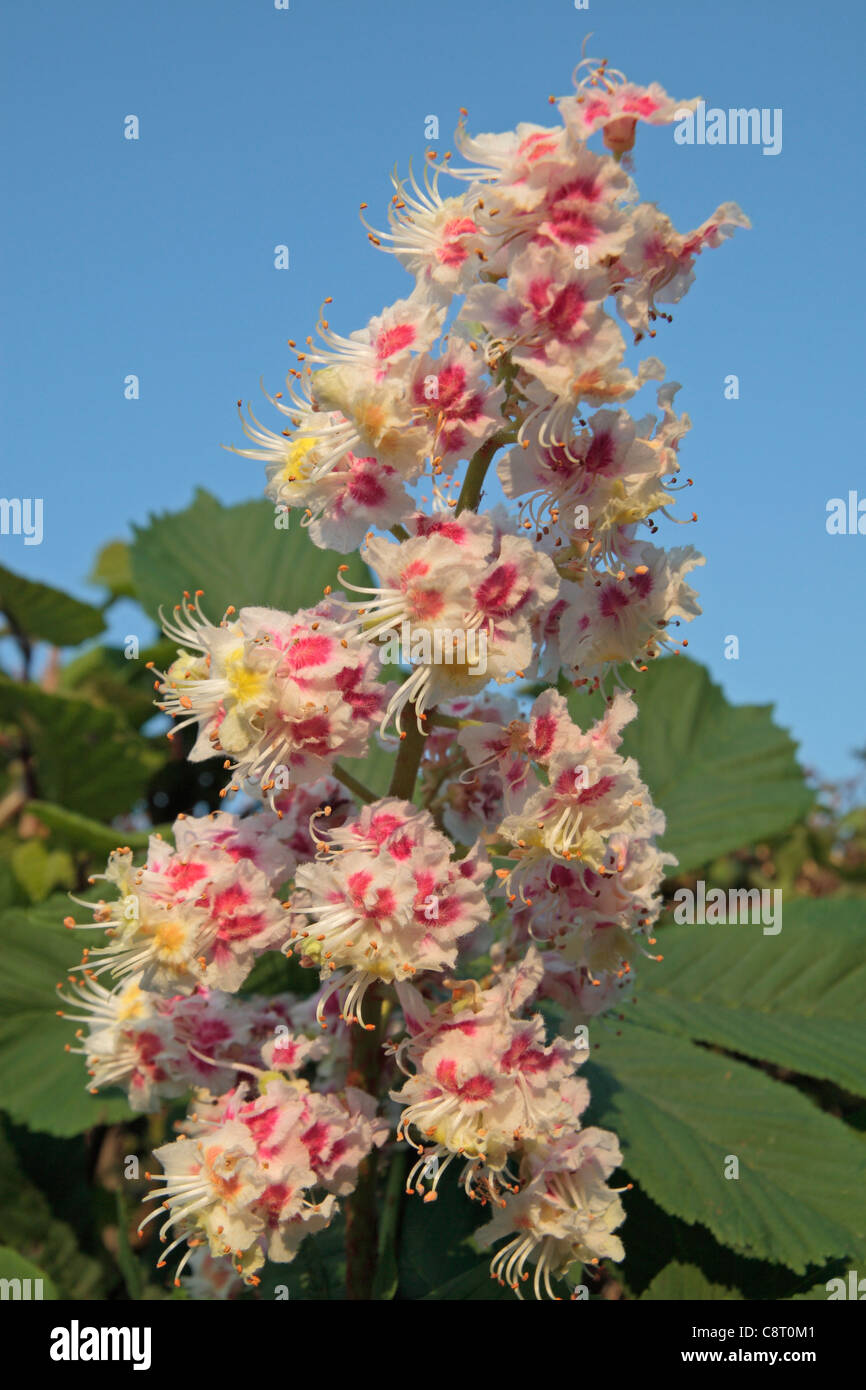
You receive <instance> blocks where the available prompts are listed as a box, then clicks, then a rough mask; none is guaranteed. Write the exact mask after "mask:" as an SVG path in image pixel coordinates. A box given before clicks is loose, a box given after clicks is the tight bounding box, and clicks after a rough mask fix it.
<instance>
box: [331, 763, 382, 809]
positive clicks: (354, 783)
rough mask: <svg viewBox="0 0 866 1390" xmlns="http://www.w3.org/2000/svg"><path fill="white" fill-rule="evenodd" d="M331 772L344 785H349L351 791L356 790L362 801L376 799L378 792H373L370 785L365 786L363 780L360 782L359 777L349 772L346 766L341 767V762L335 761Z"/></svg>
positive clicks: (368, 801) (356, 794)
mask: <svg viewBox="0 0 866 1390" xmlns="http://www.w3.org/2000/svg"><path fill="white" fill-rule="evenodd" d="M331 773H332V775H333V776H334V777H336V779H337V781H338V782H342V784H343V786H344V787H347V788H348V789H349V791H350V792H354V794H355V796H357V797H358V799H359V800H360V801H365V802H367V803H368V804H369V803H370V802H371V801H375V800H376V793H375V792H371V791H370V788H369V787H365V786H364V784H363V782H359V781H358V779H357V777H353V776H352V774H351V772H347V771H346V769H345V768H344V767H340V764H339V763H334V766H333V767H332V768H331Z"/></svg>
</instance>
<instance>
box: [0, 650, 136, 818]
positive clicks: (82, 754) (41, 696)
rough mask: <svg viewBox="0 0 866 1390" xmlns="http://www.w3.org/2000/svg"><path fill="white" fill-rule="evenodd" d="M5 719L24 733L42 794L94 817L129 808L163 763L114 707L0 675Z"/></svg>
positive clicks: (1, 713)
mask: <svg viewBox="0 0 866 1390" xmlns="http://www.w3.org/2000/svg"><path fill="white" fill-rule="evenodd" d="M6 723H12V724H15V725H17V726H18V727H19V728H20V729H21V731H22V732H23V733H24V735H25V736H26V738H27V742H28V744H29V747H30V751H31V753H32V755H33V757H34V759H35V764H36V777H37V781H38V785H39V790H40V793H41V797H42V798H43V799H44V800H45V801H51V802H55V803H59V804H61V805H63V806H66V807H68V808H69V809H70V810H72V811H78V812H80V813H81V814H82V815H86V816H92V817H94V818H96V819H109V818H110V817H111V816H115V815H119V814H120V813H121V812H122V811H129V810H131V809H132V807H133V806H134V805H135V802H136V801H137V800H138V799H139V798H140V797H141V795H142V794H143V792H144V790H145V787H146V786H147V783H148V781H149V779H150V777H151V775H152V774H153V772H154V771H155V770H156V768H158V767H159V766H160V765H161V763H162V758H161V757H160V755H159V753H157V752H156V750H155V749H154V748H153V747H152V746H151V745H150V744H149V743H148V742H147V740H146V739H144V738H142V737H141V736H140V735H139V734H137V733H135V732H134V731H133V730H131V729H130V728H129V727H128V725H127V724H126V723H125V721H124V720H123V719H122V718H121V717H120V715H118V714H117V713H115V711H114V710H111V709H99V708H96V707H95V706H94V705H91V704H89V703H88V702H87V701H86V700H77V699H73V698H72V697H71V696H65V695H52V694H49V693H48V692H47V691H44V690H41V689H39V687H38V686H35V685H19V684H17V683H16V682H15V681H11V680H8V679H7V678H6V677H2V676H0V724H6Z"/></svg>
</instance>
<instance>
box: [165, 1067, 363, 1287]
mask: <svg viewBox="0 0 866 1390" xmlns="http://www.w3.org/2000/svg"><path fill="white" fill-rule="evenodd" d="M375 1112H376V1102H375V1100H374V1099H373V1097H372V1096H368V1095H366V1094H365V1093H364V1092H363V1091H360V1090H357V1089H356V1088H353V1087H347V1088H346V1090H345V1091H344V1092H341V1093H338V1094H337V1093H331V1094H328V1095H321V1094H318V1093H317V1092H315V1091H311V1090H310V1088H309V1086H308V1084H307V1083H306V1082H305V1081H301V1080H298V1079H297V1077H295V1076H293V1075H291V1074H286V1075H283V1074H281V1073H280V1072H266V1073H261V1075H260V1078H259V1084H258V1094H255V1093H254V1092H253V1090H252V1088H251V1087H250V1086H249V1085H247V1084H246V1083H242V1084H241V1085H240V1086H238V1087H236V1088H235V1089H234V1090H232V1091H229V1092H228V1093H227V1094H226V1095H224V1096H220V1097H219V1098H218V1099H216V1100H214V1099H213V1098H209V1097H208V1095H207V1093H205V1094H204V1095H203V1096H202V1098H201V1100H200V1103H199V1104H198V1105H197V1107H196V1109H195V1111H194V1112H193V1113H192V1114H191V1115H190V1116H189V1118H188V1119H187V1121H186V1122H185V1129H186V1131H187V1134H186V1135H185V1136H184V1137H182V1138H180V1139H176V1140H175V1141H174V1142H173V1143H171V1144H163V1145H162V1146H161V1148H158V1149H156V1150H155V1151H154V1153H155V1157H156V1158H158V1159H159V1161H160V1163H161V1164H162V1167H163V1170H164V1171H163V1173H162V1174H157V1175H153V1174H148V1176H149V1177H154V1176H155V1180H156V1181H158V1182H161V1183H162V1184H163V1186H162V1187H160V1188H157V1189H156V1190H155V1191H154V1192H152V1193H150V1194H149V1196H148V1198H146V1199H145V1200H158V1201H159V1203H160V1205H159V1207H157V1208H156V1210H155V1211H153V1212H151V1213H150V1215H149V1216H148V1217H146V1218H145V1220H144V1221H143V1222H142V1226H141V1229H143V1228H144V1227H145V1226H146V1225H147V1224H148V1223H149V1222H150V1221H152V1220H153V1219H154V1218H157V1217H162V1216H164V1214H165V1211H166V1210H167V1211H168V1215H167V1217H165V1219H164V1221H163V1223H162V1226H161V1227H160V1233H159V1234H160V1239H161V1240H163V1241H165V1240H166V1239H167V1238H168V1236H169V1234H170V1233H172V1234H173V1239H172V1241H171V1243H170V1244H169V1245H167V1246H166V1249H165V1251H164V1252H163V1255H162V1258H161V1259H160V1261H159V1264H160V1266H163V1265H164V1264H165V1263H166V1261H167V1259H168V1256H169V1255H170V1253H171V1251H172V1250H174V1249H176V1248H177V1246H179V1245H182V1244H183V1243H184V1242H186V1244H187V1246H188V1248H187V1252H186V1254H185V1255H184V1256H183V1258H182V1259H181V1261H180V1264H179V1265H178V1268H177V1272H176V1276H175V1283H176V1284H177V1283H179V1276H180V1273H181V1270H182V1269H183V1266H184V1265H185V1264H186V1262H187V1260H188V1259H189V1258H190V1256H191V1255H192V1254H193V1252H194V1251H195V1250H196V1249H197V1248H198V1247H200V1246H201V1245H202V1244H204V1243H206V1244H207V1246H208V1248H209V1250H210V1253H211V1254H212V1255H229V1256H231V1259H232V1263H233V1264H234V1266H235V1268H236V1270H237V1272H238V1274H240V1275H242V1276H243V1278H244V1280H245V1282H246V1283H253V1284H254V1283H258V1279H257V1277H256V1270H258V1269H260V1268H261V1266H262V1265H263V1264H264V1262H265V1258H266V1257H267V1258H268V1259H271V1260H276V1261H280V1262H288V1261H291V1260H293V1259H294V1257H295V1255H296V1254H297V1251H298V1247H299V1246H300V1244H301V1241H302V1240H303V1239H304V1236H306V1235H309V1234H311V1233H312V1232H314V1231H319V1230H322V1229H323V1228H324V1227H325V1226H327V1225H328V1224H329V1223H330V1221H331V1219H332V1217H333V1216H334V1213H335V1212H336V1210H337V1206H338V1203H337V1197H338V1196H340V1197H342V1196H346V1195H348V1193H350V1192H351V1191H352V1189H353V1187H354V1185H355V1181H356V1178H357V1172H358V1166H359V1164H360V1163H361V1161H362V1160H363V1159H364V1158H365V1157H366V1156H367V1154H369V1153H370V1152H371V1150H372V1149H373V1148H376V1147H378V1146H379V1145H381V1144H383V1143H384V1141H385V1139H386V1137H387V1133H388V1126H387V1124H386V1123H385V1122H384V1121H382V1120H380V1119H377V1117H376V1113H375Z"/></svg>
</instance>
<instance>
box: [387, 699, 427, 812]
mask: <svg viewBox="0 0 866 1390" xmlns="http://www.w3.org/2000/svg"><path fill="white" fill-rule="evenodd" d="M407 714H408V716H409V726H408V728H407V730H406V737H405V738H404V739H402V741H401V743H400V749H399V752H398V753H397V761H396V762H395V764H394V771H393V773H392V775H391V786H390V787H389V789H388V795H389V796H399V797H400V799H401V801H411V800H412V793H413V792H414V790H415V783H416V781H417V779H418V768H419V766H420V763H421V756H422V754H423V752H424V738H425V735H424V734H422V732H421V730H420V729H419V728H418V720H417V719H416V717H415V706H414V705H412V704H410V705H409V707H408V709H407ZM432 714H433V711H432V710H431V711H429V713H428V716H427V718H428V722H429V721H430V719H431V718H432Z"/></svg>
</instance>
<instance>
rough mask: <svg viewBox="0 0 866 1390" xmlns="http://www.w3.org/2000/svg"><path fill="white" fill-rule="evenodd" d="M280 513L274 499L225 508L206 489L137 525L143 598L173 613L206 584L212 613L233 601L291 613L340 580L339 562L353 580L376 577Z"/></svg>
mask: <svg viewBox="0 0 866 1390" xmlns="http://www.w3.org/2000/svg"><path fill="white" fill-rule="evenodd" d="M274 519H275V513H274V508H273V506H272V505H271V504H270V503H269V502H241V503H239V504H238V505H236V506H233V507H224V506H223V505H222V503H221V502H218V501H217V499H216V498H215V497H212V496H211V495H210V493H208V492H205V491H204V490H203V489H199V490H198V491H197V492H196V494H195V497H194V499H193V502H192V504H191V506H189V507H188V508H187V509H186V511H183V512H172V513H170V514H167V515H164V516H157V517H154V518H153V519H152V520H151V522H150V524H149V525H148V526H146V527H135V528H134V530H135V540H134V542H133V545H132V557H131V558H132V574H133V578H134V580H135V586H136V592H137V594H138V598H139V601H140V603H141V604H142V605H143V607H144V608H145V610H146V611H147V612H148V613H149V614H150V615H151V616H155V614H156V612H157V610H158V608H159V607H160V605H162V607H163V608H164V609H165V611H166V612H169V613H170V612H171V610H172V608H173V607H174V605H175V604H176V603H179V602H181V599H182V596H183V592H184V590H188V591H189V592H190V593H192V592H194V591H195V590H196V589H203V590H204V599H203V604H204V608H205V611H206V612H207V613H208V615H209V616H210V617H211V619H212V620H213V621H215V622H218V621H219V619H220V618H221V617H222V615H223V613H224V611H225V609H226V608H228V607H229V605H230V604H233V605H234V606H235V608H241V607H243V606H244V605H245V604H249V605H255V606H261V607H267V608H282V609H285V610H286V611H289V612H293V611H295V610H296V609H298V608H307V607H311V606H312V605H313V604H315V603H318V602H319V600H320V599H321V597H322V591H323V589H324V588H325V586H326V585H328V584H331V585H333V586H334V587H335V588H336V587H337V586H338V585H339V582H340V579H341V576H340V575H339V574H338V573H337V566H338V565H342V564H344V565H347V567H348V568H347V570H346V572H345V575H344V576H343V577H345V578H346V579H349V580H350V581H351V582H352V583H355V584H366V583H369V579H368V578H367V574H368V572H367V569H366V566H365V565H364V564H362V562H361V561H360V559H358V557H357V556H342V555H339V556H338V555H334V554H332V553H331V552H329V551H326V550H319V549H317V548H316V546H314V545H313V543H312V541H311V540H310V539H309V537H308V536H307V534H306V532H305V531H304V530H303V529H302V527H301V524H300V519H297V520H296V519H295V517H294V515H293V516H292V519H291V528H292V529H290V530H283V529H278V528H277V527H275V526H274Z"/></svg>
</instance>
